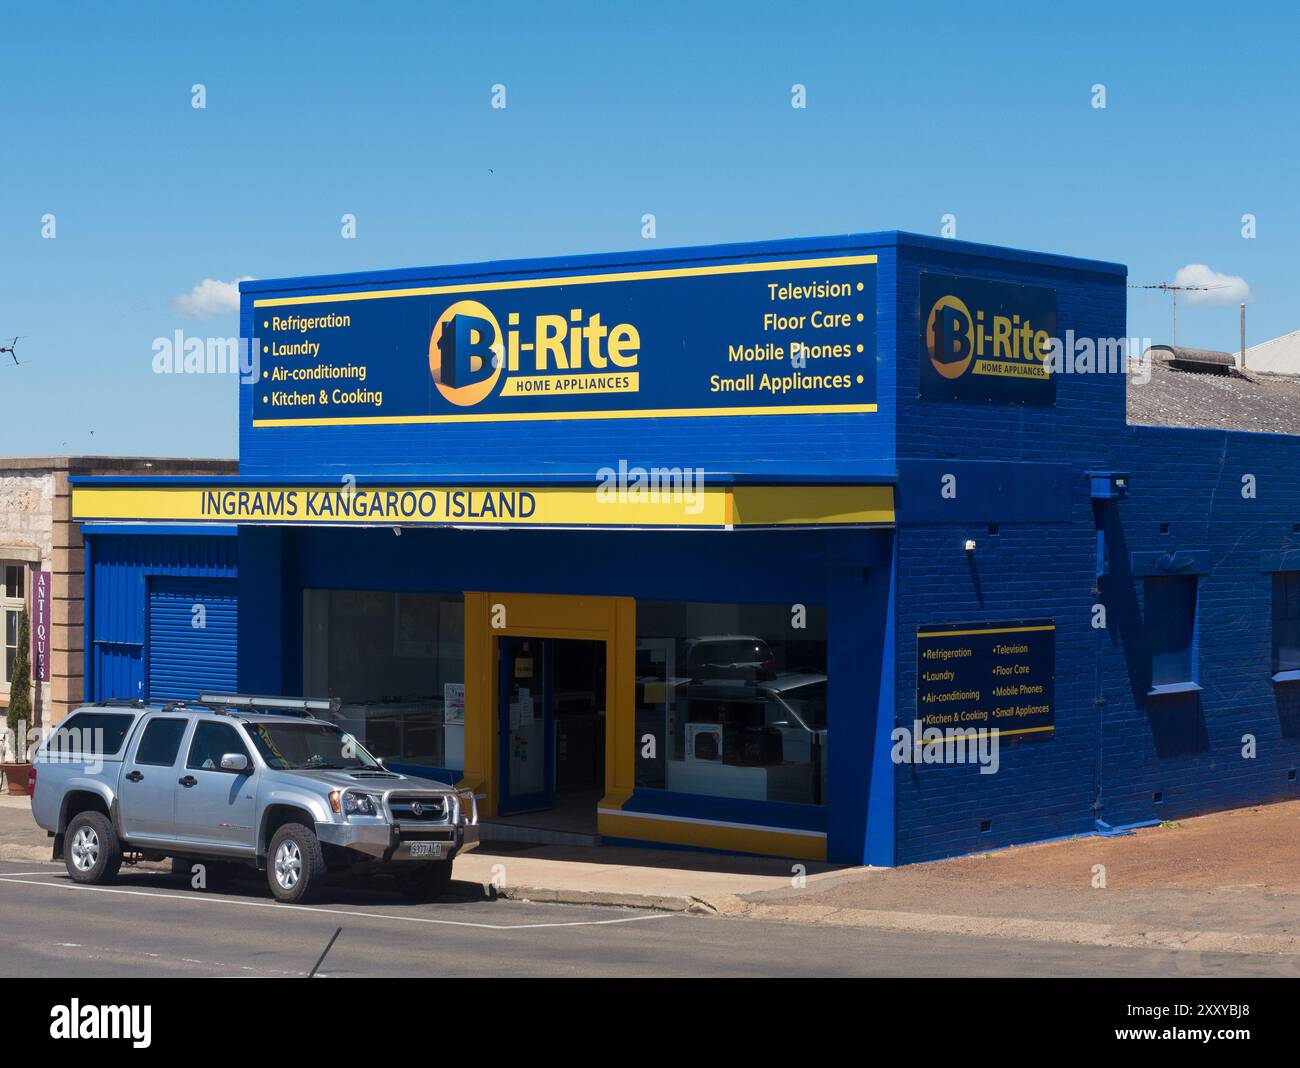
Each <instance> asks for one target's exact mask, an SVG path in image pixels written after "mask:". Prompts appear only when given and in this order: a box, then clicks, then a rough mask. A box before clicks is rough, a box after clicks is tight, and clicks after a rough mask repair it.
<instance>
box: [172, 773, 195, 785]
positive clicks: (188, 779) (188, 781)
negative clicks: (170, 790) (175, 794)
mask: <svg viewBox="0 0 1300 1068" xmlns="http://www.w3.org/2000/svg"><path fill="white" fill-rule="evenodd" d="M176 781H177V782H178V783H180V784H181V785H182V786H185V787H190V786H198V784H199V780H198V779H196V778H195V777H194V776H193V775H182V776H181V777H180V778H179V779H177V780H176Z"/></svg>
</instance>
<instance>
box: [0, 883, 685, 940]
mask: <svg viewBox="0 0 1300 1068" xmlns="http://www.w3.org/2000/svg"><path fill="white" fill-rule="evenodd" d="M17 874H20V875H49V874H51V873H50V872H19V873H17ZM0 883H12V884H13V885H14V886H43V887H49V888H51V889H58V890H87V891H93V892H96V893H100V894H125V895H127V896H129V897H163V898H173V899H175V900H176V901H191V902H193V901H202V902H204V903H206V904H210V905H243V906H244V907H246V908H255V909H291V910H293V911H295V912H314V913H318V914H320V915H322V916H358V917H360V918H362V919H367V920H397V921H399V922H404V923H431V924H437V925H439V926H444V927H477V928H479V929H480V930H484V931H529V930H539V929H542V928H546V927H604V926H609V925H611V924H616V923H638V922H640V921H642V920H667V919H672V918H674V917H676V916H679V915H680V914H679V913H675V912H648V913H645V914H643V915H637V916H619V917H616V918H614V919H609V920H566V921H564V922H556V923H474V922H471V921H469V920H436V919H433V918H432V917H429V916H394V915H392V914H390V913H385V912H361V911H360V910H358V909H335V908H323V907H319V906H315V905H287V904H285V903H284V902H281V901H240V900H236V899H235V898H228V897H210V896H208V895H202V896H200V895H197V894H169V893H166V892H165V891H159V890H123V889H121V888H120V887H115V886H85V885H83V884H81V883H74V882H71V881H69V882H57V883H34V882H27V881H20V880H18V879H17V878H13V877H10V876H9V874H8V873H6V874H5V875H4V876H0Z"/></svg>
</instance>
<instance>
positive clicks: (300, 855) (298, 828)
mask: <svg viewBox="0 0 1300 1068" xmlns="http://www.w3.org/2000/svg"><path fill="white" fill-rule="evenodd" d="M266 881H267V882H268V883H269V884H270V886H271V893H272V894H273V895H274V896H275V899H276V900H277V901H284V902H286V903H288V904H291V905H301V904H303V903H304V902H306V901H310V900H312V898H314V897H315V896H316V895H317V894H318V893H319V892H320V888H321V885H322V884H323V883H324V882H325V858H324V856H322V855H321V848H320V840H319V839H318V838H317V837H316V834H315V832H314V831H312V830H311V828H309V827H304V826H303V825H302V824H301V823H286V824H285V825H284V826H283V827H281V828H280V829H279V830H278V831H276V832H275V835H274V836H273V837H272V838H271V848H270V850H269V855H268V856H267V858H266Z"/></svg>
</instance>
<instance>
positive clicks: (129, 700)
mask: <svg viewBox="0 0 1300 1068" xmlns="http://www.w3.org/2000/svg"><path fill="white" fill-rule="evenodd" d="M144 706H145V702H144V701H143V700H142V699H141V698H139V697H106V698H104V700H102V701H95V702H93V707H94V708H144Z"/></svg>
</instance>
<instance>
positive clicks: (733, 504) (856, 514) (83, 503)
mask: <svg viewBox="0 0 1300 1068" xmlns="http://www.w3.org/2000/svg"><path fill="white" fill-rule="evenodd" d="M72 518H73V519H75V520H78V521H79V522H103V523H220V524H226V523H248V524H272V525H285V524H295V525H296V524H310V525H319V526H535V527H623V528H635V527H704V528H708V527H713V528H718V529H730V528H732V527H756V526H757V527H762V526H781V527H790V526H878V525H886V524H891V523H893V521H894V502H893V490H892V488H891V487H889V486H736V487H733V486H703V485H698V484H692V482H691V480H689V479H687V480H684V481H678V482H672V481H671V480H659V481H653V480H651V481H644V482H639V483H626V482H620V483H618V484H617V485H613V484H610V485H605V484H602V485H597V486H594V487H593V486H580V487H579V486H418V485H405V486H404V485H395V486H365V487H361V486H347V485H342V486H281V485H265V486H258V485H202V484H183V485H172V486H159V485H156V484H155V485H149V486H130V485H123V484H121V483H117V484H112V485H93V484H89V485H76V486H73V488H72Z"/></svg>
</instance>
